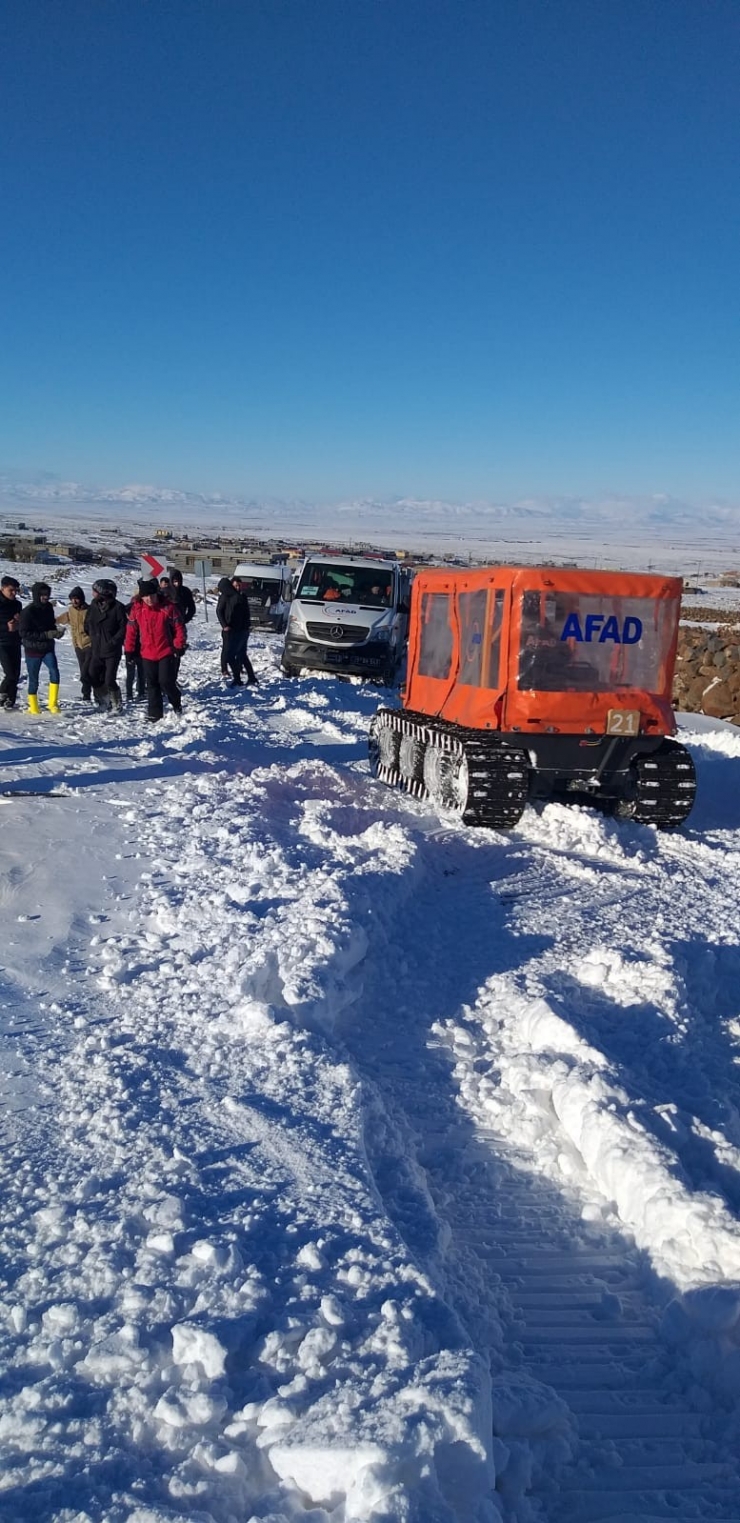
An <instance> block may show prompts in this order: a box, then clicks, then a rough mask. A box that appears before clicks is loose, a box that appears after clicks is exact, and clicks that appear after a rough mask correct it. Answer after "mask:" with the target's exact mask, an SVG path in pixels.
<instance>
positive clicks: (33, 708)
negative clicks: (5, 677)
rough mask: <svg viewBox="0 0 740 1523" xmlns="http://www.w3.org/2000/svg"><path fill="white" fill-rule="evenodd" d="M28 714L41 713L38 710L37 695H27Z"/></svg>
mask: <svg viewBox="0 0 740 1523" xmlns="http://www.w3.org/2000/svg"><path fill="white" fill-rule="evenodd" d="M28 712H29V714H40V713H41V710H40V708H39V700H38V694H37V693H29V695H28Z"/></svg>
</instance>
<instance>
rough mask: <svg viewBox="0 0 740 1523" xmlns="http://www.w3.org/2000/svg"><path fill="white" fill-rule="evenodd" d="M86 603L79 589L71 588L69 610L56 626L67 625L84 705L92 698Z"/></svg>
mask: <svg viewBox="0 0 740 1523" xmlns="http://www.w3.org/2000/svg"><path fill="white" fill-rule="evenodd" d="M88 606H89V605H88V603H87V601H86V599H85V594H84V592H83V590H82V588H81V587H73V588H72V591H71V592H70V594H69V608H68V609H67V611H66V613H60V615H59V617H58V619H57V625H58V627H59V628H61V626H62V624H68V625H69V631H70V634H71V636H72V644H73V646H74V650H75V655H76V657H77V665H78V666H79V668H80V682H81V684H82V696H83V698H84V699H85V702H86V703H89V701H90V699H91V698H92V679H91V677H90V662H91V660H92V644H91V641H90V636H89V635H88V634H86V633H85V615H86V613H87V610H88Z"/></svg>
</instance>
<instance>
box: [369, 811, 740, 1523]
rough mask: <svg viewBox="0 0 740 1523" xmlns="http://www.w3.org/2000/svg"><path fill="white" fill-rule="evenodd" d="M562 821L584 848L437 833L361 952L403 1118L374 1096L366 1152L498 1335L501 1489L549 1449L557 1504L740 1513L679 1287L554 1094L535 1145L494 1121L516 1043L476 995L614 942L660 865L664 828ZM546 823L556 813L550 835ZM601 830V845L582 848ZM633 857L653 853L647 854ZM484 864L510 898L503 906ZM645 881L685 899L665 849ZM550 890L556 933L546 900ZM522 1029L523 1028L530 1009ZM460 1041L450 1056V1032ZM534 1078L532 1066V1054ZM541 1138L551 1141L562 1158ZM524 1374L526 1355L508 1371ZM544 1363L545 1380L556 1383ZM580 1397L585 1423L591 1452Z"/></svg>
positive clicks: (542, 1495) (541, 1102)
mask: <svg viewBox="0 0 740 1523" xmlns="http://www.w3.org/2000/svg"><path fill="white" fill-rule="evenodd" d="M566 818H567V824H568V829H569V830H570V831H571V832H572V834H573V836H574V837H575V842H576V843H577V844H575V843H574V845H575V849H574V851H573V855H570V853H569V851H568V849H567V847H566V850H565V852H563V851H562V848H561V851H560V854H559V855H558V856H555V857H553V855H552V854H550V853H549V852H548V851H547V848H546V847H545V848H544V849H543V848H542V847H540V846H539V845H538V846H537V847H536V848H535V849H534V850H533V849H532V848H531V847H528V846H527V845H526V844H524V843H523V842H522V841H521V839H516V838H515V837H513V838H512V837H509V838H508V839H507V841H506V844H504V842H503V841H501V840H499V842H497V843H495V844H494V843H493V842H492V841H491V838H490V837H488V838H487V840H488V845H487V846H485V845H483V843H482V841H481V837H480V836H479V837H478V839H477V840H476V839H475V838H473V837H471V836H468V837H466V838H465V839H462V837H461V835H460V834H459V833H454V832H451V833H450V834H449V835H448V836H446V837H441V838H440V839H438V840H430V841H428V842H427V844H426V847H425V866H426V869H427V871H426V877H425V879H424V880H423V881H422V883H421V885H420V887H419V890H418V892H417V894H416V895H415V897H414V899H413V901H411V902H410V903H409V905H408V906H407V907H406V908H405V910H402V911H401V913H400V914H398V915H397V916H396V917H395V918H391V917H388V916H386V918H385V921H384V930H385V945H383V944H382V943H380V944H377V945H376V947H375V958H374V962H373V951H372V949H371V952H370V953H369V954H368V959H367V960H366V964H365V968H364V973H365V986H364V990H363V996H362V1001H361V1005H360V1007H359V1008H356V1009H355V1010H354V1011H353V1014H352V1021H351V1024H350V1023H347V1022H345V1023H343V1026H342V1031H343V1035H344V1037H345V1040H346V1041H347V1043H348V1045H349V1047H350V1050H351V1051H352V1053H353V1057H354V1060H355V1062H356V1063H357V1065H358V1067H359V1068H360V1071H361V1072H362V1073H363V1074H364V1076H365V1077H366V1079H367V1080H368V1082H369V1083H370V1084H371V1085H372V1086H373V1088H375V1089H377V1091H378V1093H379V1095H380V1096H381V1104H380V1107H379V1109H380V1112H381V1115H384V1116H390V1117H392V1118H393V1124H391V1125H388V1123H387V1122H386V1123H385V1128H384V1129H383V1127H382V1126H381V1127H380V1128H378V1126H373V1121H372V1110H371V1115H370V1125H369V1145H370V1151H371V1159H372V1161H373V1164H374V1167H375V1171H376V1178H377V1179H378V1182H379V1186H380V1188H381V1190H382V1192H383V1195H384V1199H385V1201H386V1205H387V1207H388V1209H389V1212H390V1214H391V1215H392V1217H393V1218H394V1220H396V1222H397V1223H398V1225H399V1226H400V1229H401V1231H402V1232H404V1233H405V1235H406V1237H407V1240H409V1241H410V1243H411V1245H412V1247H414V1248H415V1251H416V1252H417V1253H418V1254H419V1255H420V1256H421V1258H422V1261H423V1262H425V1263H426V1264H427V1267H428V1268H429V1270H430V1272H431V1273H433V1274H435V1275H436V1276H437V1279H438V1283H440V1284H441V1285H442V1286H443V1288H444V1292H445V1294H446V1295H447V1297H448V1298H449V1299H450V1301H451V1303H452V1305H453V1306H454V1307H455V1308H456V1309H457V1310H458V1312H459V1314H460V1315H461V1317H462V1319H463V1322H464V1324H465V1325H466V1327H467V1328H468V1329H469V1331H470V1332H471V1335H472V1337H473V1340H474V1342H475V1345H476V1346H477V1347H481V1348H486V1349H487V1350H488V1351H489V1354H490V1357H491V1362H492V1372H493V1411H494V1431H495V1433H496V1434H497V1439H498V1440H499V1441H500V1442H503V1445H504V1446H505V1448H504V1451H503V1452H502V1451H501V1449H500V1448H497V1450H496V1453H497V1461H498V1463H497V1475H498V1482H497V1490H498V1493H499V1494H500V1496H501V1497H502V1499H503V1501H504V1503H505V1504H506V1505H507V1506H509V1507H510V1508H511V1509H512V1511H511V1516H512V1517H514V1516H515V1517H517V1518H518V1517H520V1516H525V1513H524V1512H521V1513H520V1512H519V1511H518V1510H517V1507H518V1505H521V1503H520V1502H519V1503H518V1502H517V1499H518V1498H519V1499H520V1497H521V1490H522V1476H523V1473H525V1472H526V1469H527V1466H529V1465H531V1461H532V1456H534V1468H533V1470H532V1471H531V1484H532V1491H531V1495H532V1496H533V1497H536V1498H537V1499H538V1501H539V1502H540V1504H541V1507H542V1508H543V1509H544V1512H543V1515H544V1516H546V1517H547V1518H549V1519H552V1520H553V1523H554V1520H555V1519H558V1520H562V1523H576V1520H580V1519H583V1520H586V1519H591V1518H594V1519H595V1518H617V1517H619V1518H620V1519H626V1518H627V1517H628V1516H629V1517H630V1518H635V1519H636V1518H638V1517H639V1518H641V1519H648V1518H669V1517H670V1518H673V1519H683V1518H684V1517H685V1518H687V1519H688V1518H707V1519H708V1518H725V1519H736V1518H740V1480H739V1478H738V1470H737V1462H736V1457H735V1454H734V1452H733V1447H732V1445H731V1444H730V1443H729V1442H727V1441H726V1440H725V1442H724V1443H723V1435H722V1428H723V1425H726V1422H727V1419H726V1418H725V1419H723V1418H721V1417H718V1415H717V1413H716V1412H715V1414H714V1419H713V1422H711V1421H709V1420H708V1418H707V1408H708V1405H710V1404H709V1402H708V1398H707V1395H706V1392H704V1393H702V1392H701V1390H697V1388H696V1386H695V1381H694V1375H693V1374H692V1372H691V1370H690V1368H689V1367H688V1365H687V1363H686V1360H685V1357H684V1354H683V1352H682V1351H678V1352H676V1351H674V1349H672V1348H671V1347H670V1346H668V1345H667V1344H666V1342H665V1340H664V1339H663V1338H662V1337H661V1336H660V1327H659V1321H660V1315H661V1311H662V1308H663V1306H664V1304H665V1300H666V1298H667V1287H666V1285H665V1283H661V1281H659V1279H658V1278H657V1276H656V1274H655V1272H654V1270H653V1269H652V1267H651V1265H650V1262H649V1260H648V1259H647V1258H646V1257H645V1255H644V1253H642V1252H640V1251H639V1250H638V1249H637V1248H636V1246H635V1243H634V1241H633V1240H632V1239H631V1237H630V1235H629V1233H628V1232H627V1233H625V1231H624V1230H623V1229H621V1227H620V1223H619V1221H618V1220H617V1219H616V1217H615V1215H614V1213H613V1211H610V1210H609V1208H608V1205H607V1202H604V1201H602V1203H601V1206H600V1205H599V1204H598V1202H597V1203H596V1204H595V1203H594V1199H593V1197H594V1189H593V1184H592V1183H591V1181H589V1180H588V1179H587V1170H586V1169H585V1168H584V1166H583V1160H582V1159H580V1160H577V1158H576V1154H575V1150H574V1148H573V1145H572V1143H571V1142H570V1139H569V1138H568V1137H567V1134H565V1133H564V1132H563V1131H562V1128H561V1126H560V1123H559V1120H558V1117H557V1115H556V1113H555V1112H554V1111H553V1110H552V1106H551V1103H550V1100H549V1096H548V1095H547V1094H546V1093H543V1094H542V1096H538V1095H537V1093H536V1089H534V1088H533V1090H532V1093H531V1096H530V1097H529V1098H530V1099H531V1109H532V1113H533V1115H534V1117H535V1118H536V1120H535V1122H534V1123H533V1124H532V1126H530V1128H529V1132H528V1133H527V1129H523V1136H522V1145H521V1146H515V1145H513V1138H512V1130H511V1128H510V1127H507V1126H501V1127H499V1128H498V1129H496V1127H495V1124H494V1125H491V1124H487V1122H488V1117H489V1116H490V1115H491V1112H490V1111H488V1110H487V1105H486V1099H487V1096H488V1095H490V1094H491V1093H494V1092H498V1093H500V1092H501V1080H500V1076H498V1075H497V1074H496V1071H495V1070H496V1065H497V1058H498V1057H499V1054H498V1052H497V1046H496V1040H495V1030H493V1031H492V1032H491V1033H490V1034H486V1033H484V1034H482V1035H481V1033H480V1032H479V1030H478V1029H477V1023H476V1020H475V1016H474V1014H473V1015H471V1014H470V1010H469V1006H468V1004H467V1002H468V1001H471V1000H474V999H475V997H476V995H477V994H478V991H479V989H486V987H488V988H489V989H491V988H493V989H494V991H495V992H494V993H493V995H492V996H491V1000H492V1003H494V1004H495V1002H496V1000H497V999H500V1000H502V1001H504V1002H505V1000H506V990H507V988H509V989H510V990H512V991H513V990H514V989H519V990H520V993H521V1003H522V1006H524V1005H525V1004H527V1003H528V1004H529V1005H530V1006H533V1005H534V1004H535V1002H536V998H537V984H538V983H539V984H540V986H541V987H543V988H546V975H547V972H548V971H549V970H550V969H555V968H559V969H561V968H562V964H563V961H565V962H566V965H567V963H568V960H569V959H568V955H567V952H568V946H569V943H572V945H573V947H574V948H575V949H576V951H577V952H578V954H579V955H580V956H581V957H582V956H583V955H584V951H585V950H587V949H588V948H590V947H592V946H593V945H594V943H597V944H598V942H599V939H600V935H601V936H603V937H605V938H606V939H607V940H608V933H609V927H610V925H611V924H612V917H613V916H614V915H615V914H616V915H618V916H620V917H622V920H623V917H624V911H625V907H626V906H628V905H629V904H630V903H634V899H635V883H636V882H637V883H640V884H642V883H643V882H644V877H645V870H644V867H643V866H642V862H641V861H640V860H639V859H640V858H641V857H644V855H645V850H644V848H645V845H647V847H648V849H649V850H650V849H652V846H653V840H654V838H652V837H651V838H650V839H649V840H648V841H647V843H645V842H643V844H642V845H641V844H640V838H641V837H642V836H643V832H639V833H632V832H630V829H629V827H619V828H618V827H615V826H612V825H611V824H610V823H609V822H605V821H603V820H601V819H600V818H599V817H598V816H592V815H587V816H586V817H585V828H584V825H583V824H581V829H580V831H579V829H578V826H579V823H581V822H580V821H579V820H578V818H576V820H573V818H572V815H571V814H570V813H568V814H567V816H566ZM525 821H526V824H525V831H524V833H525V835H529V836H531V837H534V838H535V840H536V839H537V837H538V836H539V835H540V834H541V833H542V832H541V821H542V816H541V815H540V816H537V815H535V814H534V813H533V812H530V814H529V816H528V817H525ZM551 826H552V818H550V820H549V821H548V822H546V829H545V831H544V834H545V835H546V836H547V834H548V831H549V829H550V828H551ZM635 834H636V835H637V839H635ZM590 838H593V842H594V844H595V845H596V846H597V851H596V852H594V854H593V856H592V858H591V860H590V861H589V860H585V861H584V860H581V858H582V857H583V854H584V847H585V850H586V858H588V845H589V839H590ZM625 843H626V851H625ZM478 848H481V849H478ZM671 849H672V848H671ZM518 855H519V856H520V857H521V856H522V855H523V856H524V857H525V859H526V860H527V862H528V865H527V866H526V868H525V869H524V873H523V874H522V870H521V869H520V870H519V877H518V879H517V878H515V876H514V874H513V873H511V872H510V869H511V868H512V867H514V868H515V869H516V859H517V856H518ZM635 855H636V856H637V858H638V861H637V863H635V861H634V860H630V859H631V858H632V859H634V857H635ZM689 855H690V853H689ZM507 874H508V876H507ZM489 880H493V886H494V888H495V889H497V890H498V892H499V895H500V900H499V905H500V907H499V908H498V909H496V906H495V904H494V902H493V894H492V892H491V888H490V887H489ZM578 880H580V886H581V887H582V886H583V882H584V880H585V881H586V883H588V886H589V893H588V898H587V900H586V901H585V902H582V903H581V905H580V908H579V907H578V902H577V900H574V896H573V888H574V883H575V882H577V881H578ZM649 886H652V887H653V888H654V889H655V894H654V898H655V900H656V902H657V901H661V903H662V906H663V910H664V911H666V910H668V911H669V910H670V908H671V904H672V895H674V894H675V895H676V900H675V902H676V903H681V902H683V900H684V898H685V892H686V883H685V881H684V877H683V875H679V877H678V879H677V881H672V880H671V877H670V874H668V873H666V872H664V871H662V870H661V868H660V866H659V865H658V864H656V863H653V865H652V876H651V878H650V880H649ZM501 900H503V904H501V903H500V901H501ZM553 904H555V905H557V908H558V918H557V934H556V935H555V934H554V927H553V925H552V921H551V920H549V919H548V918H547V917H549V916H550V912H551V908H552V906H553ZM510 907H514V910H515V913H514V916H513V921H514V923H513V924H512V923H507V921H510V916H511V910H510ZM519 909H520V910H521V913H518V911H519ZM543 910H544V911H545V916H543ZM651 912H652V914H653V915H654V914H655V913H656V905H655V904H652V905H650V906H649V908H648V910H647V913H648V915H651ZM644 915H645V900H644V898H643V901H642V906H641V909H640V912H639V913H634V914H633V916H632V921H631V929H632V932H633V934H634V937H635V942H636V944H637V945H639V944H640V943H641V942H644V940H645V919H644ZM704 915H706V907H705V909H704ZM687 918H688V920H689V922H690V923H692V922H693V920H698V922H699V923H700V922H701V919H702V912H701V908H700V907H699V906H694V907H692V909H691V910H690V912H689V915H688V917H687ZM545 928H547V930H546V931H545ZM543 932H545V933H544V934H543ZM564 951H565V952H566V956H565V958H564V956H563V953H564ZM389 969H391V970H393V980H392V981H393V990H394V998H393V1001H392V1002H389V1001H388V998H387V990H388V983H389V972H388V970H389ZM669 982H670V980H669ZM466 1007H467V1008H468V1015H469V1016H470V1018H467V1017H466V1015H465V1010H466ZM512 1032H513V1040H514V1041H515V1040H516V1025H515V1024H514V1026H513V1027H512ZM448 1041H449V1057H448V1061H447V1064H446V1063H445V1062H444V1060H443V1057H442V1052H441V1050H440V1043H441V1042H443V1043H444V1044H445V1045H446V1044H447V1042H448ZM453 1064H454V1066H455V1069H456V1072H455V1076H454V1080H453V1074H452V1066H453ZM466 1080H469V1081H470V1082H468V1083H466ZM455 1081H456V1082H455ZM530 1082H531V1083H532V1084H533V1085H536V1073H534V1074H533V1075H532V1077H531V1080H530ZM457 1085H461V1099H462V1115H461V1107H460V1105H459V1104H458V1103H457V1094H456V1090H457ZM515 1100H516V1096H512V1097H511V1101H510V1102H507V1103H512V1104H513V1103H514V1102H515ZM502 1103H503V1102H502ZM494 1114H495V1113H494ZM498 1114H499V1115H500V1114H502V1112H501V1109H499V1112H498ZM394 1131H395V1134H396V1135H395V1136H394ZM515 1135H516V1127H515V1128H514V1136H515ZM530 1139H531V1150H530V1149H529V1148H528V1147H527V1145H526V1143H527V1141H529V1140H530ZM541 1148H544V1152H545V1155H547V1154H548V1152H549V1153H553V1152H554V1160H551V1167H550V1169H549V1170H548V1169H547V1167H546V1162H547V1156H546V1157H545V1158H543V1156H542V1151H541ZM409 1154H410V1155H411V1157H412V1158H413V1159H415V1160H416V1167H417V1169H423V1172H424V1178H423V1183H422V1182H419V1181H417V1183H416V1190H417V1195H418V1197H419V1200H423V1197H424V1195H425V1194H427V1195H428V1197H429V1199H430V1201H431V1203H432V1206H431V1217H432V1218H433V1220H428V1221H427V1228H426V1232H425V1233H422V1234H421V1236H419V1235H418V1232H417V1231H416V1228H417V1226H418V1222H419V1220H423V1218H424V1213H423V1211H421V1210H420V1209H419V1207H418V1205H417V1206H416V1207H413V1206H410V1205H409V1201H408V1194H409V1190H410V1188H411V1185H410V1184H409V1174H410V1173H412V1174H413V1168H412V1169H411V1170H410V1168H409V1165H408V1162H406V1165H405V1167H404V1165H403V1159H404V1157H406V1158H407V1157H408V1155H409ZM578 1163H579V1164H580V1178H577V1177H576V1178H575V1179H574V1182H575V1184H576V1186H579V1185H580V1186H581V1187H583V1186H587V1185H590V1190H588V1191H587V1193H586V1199H585V1201H584V1197H583V1195H582V1194H579V1190H578V1188H576V1189H574V1188H573V1185H572V1183H571V1182H570V1181H569V1179H568V1175H569V1173H571V1174H572V1175H573V1176H577V1174H578V1169H577V1167H576V1165H577V1164H578ZM543 1164H545V1168H544V1171H543ZM548 1172H549V1173H550V1174H551V1177H552V1179H553V1183H552V1184H548V1182H547V1179H546V1177H545V1176H546V1174H547V1173H548ZM399 1174H400V1182H399ZM404 1176H405V1177H404ZM589 1195H590V1199H589ZM604 1208H605V1209H604ZM426 1214H427V1217H429V1216H430V1212H429V1211H427V1213H426ZM589 1218H591V1220H589ZM738 1243H739V1244H740V1239H738ZM512 1371H518V1372H519V1376H518V1378H515V1379H514V1381H513V1383H512V1375H511V1372H512ZM532 1378H534V1379H536V1380H540V1381H542V1382H544V1383H545V1385H546V1386H547V1387H549V1389H550V1395H549V1397H548V1395H547V1393H546V1392H543V1391H542V1390H541V1389H540V1390H538V1388H537V1387H536V1386H533V1385H532ZM692 1388H693V1389H692ZM553 1392H554V1393H556V1394H557V1396H559V1397H560V1398H561V1401H560V1402H558V1401H557V1400H555V1397H554V1396H553V1395H552V1393H553ZM548 1400H549V1405H548ZM566 1408H572V1409H573V1411H574V1413H575V1414H576V1417H577V1420H578V1426H579V1428H580V1433H581V1442H580V1446H579V1447H578V1450H577V1452H576V1453H575V1454H574V1453H573V1450H572V1446H571V1441H570V1433H569V1425H568V1420H567V1413H566ZM506 1451H508V1454H507V1452H506Z"/></svg>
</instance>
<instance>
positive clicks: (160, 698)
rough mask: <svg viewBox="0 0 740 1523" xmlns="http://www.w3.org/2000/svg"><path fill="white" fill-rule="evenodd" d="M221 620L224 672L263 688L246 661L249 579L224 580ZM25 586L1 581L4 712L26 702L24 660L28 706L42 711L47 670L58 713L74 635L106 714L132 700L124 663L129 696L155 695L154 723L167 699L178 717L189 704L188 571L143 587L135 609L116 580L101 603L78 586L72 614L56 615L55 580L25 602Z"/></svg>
mask: <svg viewBox="0 0 740 1523" xmlns="http://www.w3.org/2000/svg"><path fill="white" fill-rule="evenodd" d="M218 590H219V599H218V603H217V606H216V617H217V619H218V622H219V624H220V625H221V671H222V674H223V675H224V676H227V675H229V673H230V674H231V679H232V685H234V686H237V687H240V686H241V685H242V684H243V682H244V681H245V679H246V682H247V683H248V684H249V685H253V684H256V683H257V677H256V675H255V672H254V668H253V666H252V663H251V661H250V659H249V656H248V654H247V642H248V640H249V630H250V613H249V598H248V595H247V590H246V586H245V584H244V582H243V581H242V579H241V578H240V577H236V576H235V577H231V578H229V577H224V578H223V579H222V581H221V582H220V583H219V589H218ZM19 592H20V583H19V582H18V581H17V579H16V578H15V577H14V576H4V577H2V579H1V580H0V667H2V674H3V678H2V682H1V683H0V707H2V708H6V709H12V708H14V707H15V704H16V699H17V696H18V684H19V681H20V676H21V662H22V659H23V658H24V657H25V662H26V673H27V677H28V708H29V711H30V713H32V714H38V713H39V712H40V709H39V677H40V674H41V668H42V666H43V667H45V668H46V670H47V672H48V677H49V696H48V708H49V711H50V713H52V714H57V713H59V664H58V662H57V658H56V651H55V644H56V641H57V640H59V639H61V637H62V636H63V635H64V634H65V632H66V630H67V629H69V631H70V634H71V637H72V644H73V646H74V650H75V655H76V657H77V662H78V665H79V669H80V683H81V686H82V697H83V699H85V700H86V701H92V700H93V699H94V700H95V702H96V703H97V704H98V706H99V707H100V708H105V709H113V710H120V709H121V708H122V707H123V695H122V693H121V688H120V686H119V683H118V670H119V667H120V664H121V659H122V658H124V659H125V669H126V698H127V700H128V701H129V702H133V701H136V700H138V699H143V698H146V700H147V716H146V717H147V719H149V720H151V721H152V722H156V721H157V720H159V719H161V718H162V716H163V713H164V699H165V698H167V700H168V701H169V703H170V705H171V707H172V709H173V710H174V712H175V713H176V714H179V713H180V712H181V708H182V698H181V694H180V688H179V686H178V681H177V679H178V675H179V670H180V662H181V660H182V656H183V653H184V651H185V650H186V649H187V625H188V624H189V623H190V621H191V619H193V618H194V617H195V611H196V610H195V599H194V597H193V594H192V592H191V590H190V588H189V587H187V586H186V585H185V583H184V582H183V579H182V573H181V572H180V571H173V572H171V573H170V575H169V576H162V577H160V578H159V581H157V580H156V579H155V578H154V577H152V578H151V579H150V580H145V581H140V582H139V587H138V592H137V594H136V596H135V597H134V598H132V600H131V602H130V603H128V604H127V605H125V604H124V603H121V602H119V599H118V587H117V584H116V583H115V582H114V581H111V580H110V579H109V578H107V577H101V578H100V580H98V581H97V582H95V583H94V584H93V589H92V601H91V602H90V603H88V602H87V600H86V597H85V593H84V590H83V589H82V587H73V588H72V591H71V592H70V594H69V608H68V609H67V610H66V611H65V612H64V613H62V614H59V615H58V614H56V613H55V611H54V605H53V603H52V597H51V587H50V586H49V585H48V583H47V582H35V583H34V585H33V587H32V588H31V601H30V603H26V604H25V605H24V604H22V603H21V601H20V598H19V596H18V594H19Z"/></svg>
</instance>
